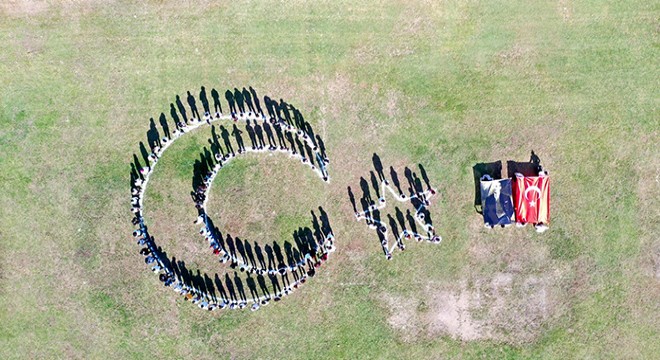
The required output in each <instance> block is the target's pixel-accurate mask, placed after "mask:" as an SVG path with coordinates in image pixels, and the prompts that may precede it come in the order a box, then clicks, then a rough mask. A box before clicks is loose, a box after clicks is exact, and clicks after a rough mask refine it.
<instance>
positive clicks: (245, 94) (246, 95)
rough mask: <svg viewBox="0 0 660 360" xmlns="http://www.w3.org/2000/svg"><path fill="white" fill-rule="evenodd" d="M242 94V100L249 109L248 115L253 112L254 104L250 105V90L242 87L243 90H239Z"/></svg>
mask: <svg viewBox="0 0 660 360" xmlns="http://www.w3.org/2000/svg"><path fill="white" fill-rule="evenodd" d="M241 93H242V94H243V100H244V101H245V104H246V105H247V107H248V110H249V111H250V115H252V114H254V113H255V111H254V105H252V95H250V92H249V91H247V89H246V88H243V91H242V92H241Z"/></svg>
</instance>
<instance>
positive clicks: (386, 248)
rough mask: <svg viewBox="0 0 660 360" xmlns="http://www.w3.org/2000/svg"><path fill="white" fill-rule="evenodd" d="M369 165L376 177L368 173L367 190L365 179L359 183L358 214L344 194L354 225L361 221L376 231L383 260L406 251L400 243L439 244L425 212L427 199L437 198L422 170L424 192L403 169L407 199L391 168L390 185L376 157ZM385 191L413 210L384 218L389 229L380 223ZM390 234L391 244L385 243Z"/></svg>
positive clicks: (352, 201) (352, 198)
mask: <svg viewBox="0 0 660 360" xmlns="http://www.w3.org/2000/svg"><path fill="white" fill-rule="evenodd" d="M372 161H373V163H374V168H375V170H376V173H374V172H373V171H372V172H371V173H370V175H371V187H370V185H369V182H368V181H367V180H366V179H365V178H361V179H360V187H361V189H362V197H361V198H360V205H361V210H358V207H357V204H356V201H355V196H354V195H353V192H352V190H351V188H350V187H349V188H348V192H349V198H350V201H351V203H352V204H353V210H354V212H355V218H356V219H357V221H360V220H365V222H366V223H367V225H368V226H369V227H370V228H372V229H374V230H376V233H377V234H378V239H379V241H380V245H381V247H382V249H383V253H384V255H385V258H386V259H387V260H391V259H392V253H393V251H394V250H395V249H396V248H398V249H399V250H401V251H404V250H405V249H406V246H405V244H404V243H403V240H404V239H415V240H417V241H418V242H419V241H424V240H426V241H428V242H430V243H433V244H439V243H440V242H441V241H442V237H440V236H439V235H437V234H436V232H435V228H434V227H433V222H432V220H431V216H430V213H429V211H428V209H427V208H428V207H429V206H430V205H431V202H430V199H431V198H432V197H433V196H435V195H436V194H437V191H436V189H434V188H433V187H431V185H430V183H429V181H428V178H427V176H426V172H425V171H424V168H423V167H422V166H421V165H420V170H421V171H422V175H423V177H424V180H425V182H426V185H427V188H426V189H424V188H423V186H422V182H421V180H420V179H419V177H417V175H416V174H415V173H414V172H412V171H411V170H410V169H408V168H406V171H405V175H406V178H407V179H408V182H409V188H408V192H407V193H408V195H406V193H405V192H404V191H403V190H402V188H401V184H400V182H399V178H398V175H397V173H396V171H395V170H394V168H393V167H390V177H391V178H392V182H390V180H388V179H387V177H386V176H385V173H384V171H383V166H382V164H381V161H380V158H379V157H378V155H377V154H374V155H373V158H372ZM376 174H378V178H376ZM392 183H393V184H392ZM392 185H394V186H392ZM370 189H373V190H374V191H375V193H376V197H377V199H376V200H374V199H373V198H372V196H371V190H370ZM388 191H389V192H390V194H391V196H393V197H394V198H395V199H396V200H397V201H399V202H410V204H411V205H412V206H413V208H414V212H411V211H410V210H407V211H406V215H404V214H403V212H402V211H401V210H400V209H399V208H398V207H396V209H395V210H396V215H395V217H393V216H392V215H390V214H387V217H388V220H389V227H388V224H387V223H385V221H384V219H382V218H381V210H382V209H384V208H385V207H386V203H387V201H386V199H385V193H386V192H388ZM399 226H400V227H401V231H399ZM417 226H420V227H421V229H422V230H421V231H418V229H417ZM408 228H410V229H408ZM390 234H392V237H393V238H394V241H393V242H391V241H390V240H389V237H390Z"/></svg>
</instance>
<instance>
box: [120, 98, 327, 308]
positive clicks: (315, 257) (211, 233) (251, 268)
mask: <svg viewBox="0 0 660 360" xmlns="http://www.w3.org/2000/svg"><path fill="white" fill-rule="evenodd" d="M193 104H194V102H193ZM281 104H284V105H280V107H279V108H278V109H277V116H275V112H274V111H272V112H271V108H270V107H271V106H272V104H265V105H266V107H267V109H268V114H269V117H267V116H266V115H265V114H264V112H263V111H261V109H259V113H258V112H257V111H254V110H253V111H250V112H247V111H245V112H243V111H241V112H240V113H238V112H235V111H232V112H231V115H230V116H228V115H223V114H222V113H220V112H216V114H215V116H214V117H213V116H211V114H209V113H208V112H206V113H205V114H204V118H203V119H201V118H202V116H199V115H198V116H197V118H194V117H191V118H190V119H187V118H186V117H185V116H183V119H184V120H185V122H183V121H180V122H177V121H176V120H175V124H176V127H177V130H175V131H173V132H172V134H169V132H167V131H166V135H165V137H163V138H160V135H159V134H158V132H157V131H156V134H157V136H156V137H155V138H154V137H151V138H150V139H149V147H150V148H151V154H149V155H148V156H146V154H145V153H144V152H143V156H144V157H145V159H144V161H145V163H146V164H145V166H142V165H141V163H140V161H139V160H138V159H137V157H136V156H135V155H134V165H135V166H134V167H133V170H132V172H131V184H132V186H131V196H132V198H131V203H132V209H131V212H132V213H133V214H134V218H133V221H132V222H133V225H135V226H137V227H138V228H137V229H136V230H134V231H133V236H134V237H135V238H136V239H137V243H138V245H140V246H143V248H142V250H141V251H140V254H142V255H143V256H145V259H144V260H145V263H146V264H148V265H150V266H152V268H151V269H152V271H153V272H154V273H156V274H159V278H160V280H161V282H163V283H164V285H165V286H166V287H169V288H172V289H173V290H175V291H176V292H177V293H179V294H180V295H183V296H184V297H185V299H186V300H190V301H191V302H193V303H195V304H197V305H198V306H199V307H200V308H203V309H207V310H214V309H224V308H229V309H242V308H245V307H246V306H248V304H249V303H252V307H251V309H252V310H256V309H259V307H260V306H264V305H266V304H268V303H269V301H271V300H273V301H279V300H280V299H281V298H282V297H284V296H286V295H289V294H291V293H292V292H293V291H294V290H296V289H298V288H299V287H300V286H301V285H302V284H303V283H305V280H306V279H307V278H308V277H312V276H314V273H315V270H314V269H315V268H318V267H319V266H321V265H322V264H323V263H324V262H325V261H326V260H327V259H328V256H329V254H330V253H332V252H334V251H335V246H334V240H335V239H334V234H333V233H332V229H331V227H330V224H329V220H328V217H327V214H326V213H325V211H323V209H322V208H321V207H319V211H320V216H319V217H318V219H317V217H316V215H315V214H314V211H312V218H313V225H314V231H311V230H309V228H306V229H307V231H302V229H301V231H300V233H298V234H297V235H296V234H294V236H297V237H296V239H297V240H299V241H297V242H296V246H297V252H296V254H297V256H295V257H294V258H293V260H292V261H287V262H286V263H282V262H280V261H279V260H278V261H277V262H274V264H273V265H271V262H270V258H269V259H268V260H269V264H268V266H266V265H260V264H255V263H254V260H253V259H250V258H249V257H248V258H246V257H245V254H244V253H242V252H241V251H240V249H239V250H238V254H237V252H236V248H235V245H236V244H237V243H233V240H232V243H229V241H228V242H227V245H228V246H226V245H225V242H224V240H223V237H222V235H221V234H220V231H219V230H218V229H217V228H215V227H214V226H212V221H211V219H210V218H209V216H208V214H207V213H206V202H207V199H208V193H209V190H210V187H211V184H212V182H213V179H214V178H215V176H216V175H217V173H218V171H219V170H220V169H221V168H222V167H223V165H225V164H227V163H228V162H229V161H230V160H232V159H233V158H235V157H236V156H237V155H238V154H246V153H248V152H270V153H272V152H283V153H289V155H290V156H291V157H292V158H295V159H297V160H300V161H301V162H302V163H303V164H306V165H308V166H309V167H310V168H311V169H312V170H313V171H314V172H315V173H316V174H317V175H318V176H319V177H320V178H321V179H322V180H323V181H325V182H326V183H327V182H329V180H330V179H329V174H328V172H327V166H328V163H329V160H328V158H327V155H326V154H325V148H324V145H323V143H322V140H321V138H320V137H319V136H318V135H317V136H316V138H315V137H314V133H313V130H312V129H311V126H310V125H309V123H307V122H305V121H304V119H302V115H301V114H300V113H299V112H298V111H297V109H295V108H294V107H293V106H290V105H288V104H285V103H284V102H283V101H282V102H281ZM191 106H192V105H191ZM257 106H258V103H257ZM205 107H206V106H205ZM289 110H292V111H293V115H294V117H290V116H289V114H288V111H289ZM280 111H282V112H284V113H285V116H280ZM188 120H190V121H188ZM241 120H245V121H246V122H247V127H250V122H249V121H253V124H254V125H255V126H256V125H257V122H260V125H261V126H263V127H265V128H268V127H269V126H271V127H273V130H276V132H277V135H278V141H277V142H275V139H274V136H273V134H272V133H270V135H269V137H268V146H266V144H265V141H264V139H260V143H259V145H258V146H257V145H255V142H254V141H253V145H252V147H250V148H247V147H245V146H244V145H243V144H242V140H239V138H240V134H241V133H242V132H241V131H240V130H238V129H236V123H237V122H239V121H241ZM220 121H229V122H233V123H234V124H233V126H234V131H235V132H236V135H235V136H236V138H237V139H236V140H237V142H239V144H238V151H237V152H238V154H236V153H235V152H234V150H233V148H232V147H231V146H229V147H228V148H226V149H225V150H226V151H223V150H222V148H221V147H219V146H217V147H216V150H212V151H213V152H214V155H212V156H213V157H214V159H208V162H209V164H211V166H209V167H206V168H205V169H204V170H203V171H202V172H201V173H200V174H199V175H201V182H199V183H198V185H197V186H195V185H193V187H194V191H193V192H192V193H191V196H192V197H193V200H194V202H195V205H196V207H197V209H198V211H199V214H200V215H199V218H198V220H197V221H196V222H195V223H196V224H198V225H203V228H202V229H201V230H200V234H202V235H203V236H204V237H205V238H206V240H207V241H208V243H209V244H210V247H211V248H212V249H213V253H214V254H215V255H219V256H220V262H221V263H225V262H230V263H231V267H232V268H233V269H236V268H239V270H240V272H246V273H248V280H247V281H248V286H249V284H250V282H249V276H250V275H249V274H254V275H257V276H258V280H259V284H260V285H261V284H262V283H263V282H262V281H261V280H262V279H263V278H264V277H268V278H269V279H270V281H271V282H273V279H274V278H275V279H277V277H278V276H280V277H281V282H282V286H280V285H277V288H279V289H277V288H275V282H273V286H274V287H273V288H270V290H269V288H268V287H262V288H261V292H262V294H261V295H259V293H258V291H257V290H256V289H254V291H253V289H252V288H250V290H251V291H250V292H251V299H248V298H247V296H246V295H245V292H244V291H241V290H240V288H239V291H238V295H236V294H235V293H234V291H233V286H230V284H229V283H228V284H227V290H228V292H229V293H230V296H227V295H226V293H225V291H224V289H218V290H219V292H220V296H216V294H215V291H213V290H208V289H206V287H205V286H204V285H203V284H202V286H197V285H196V284H195V283H194V282H191V281H190V279H187V278H186V276H185V273H186V272H187V271H185V269H180V268H179V267H180V265H178V264H177V263H176V262H175V261H170V259H169V258H168V257H167V255H165V253H164V252H163V250H161V249H160V248H159V247H158V246H157V245H156V240H155V239H154V237H153V236H152V235H151V234H150V233H149V230H148V228H147V225H146V223H145V220H144V216H143V213H144V207H143V201H144V195H145V193H146V189H147V185H148V183H149V180H150V178H151V175H152V174H153V169H154V167H155V166H156V164H157V163H158V160H159V158H160V157H161V156H162V155H163V153H164V152H165V150H166V149H167V148H168V147H170V146H171V145H172V143H174V141H176V140H177V139H178V138H180V137H182V136H183V135H185V134H186V133H188V132H191V131H193V130H195V129H196V128H198V127H200V126H203V125H204V124H209V125H211V124H212V123H213V122H220ZM161 124H162V123H161ZM152 125H153V119H152ZM221 128H222V126H221ZM223 130H224V129H223ZM150 131H151V129H150ZM248 131H249V130H248ZM268 131H269V130H266V132H267V133H268ZM147 135H148V138H149V132H147ZM213 136H214V137H215V135H213ZM271 140H272V141H271ZM213 141H217V139H216V138H214V139H213ZM225 141H227V140H226V139H225ZM209 142H211V143H212V141H211V140H209ZM278 142H279V146H277V143H278ZM225 144H227V143H225ZM141 147H142V144H141ZM141 150H142V148H141ZM230 150H231V151H230ZM216 151H217V152H216ZM196 175H197V174H196ZM193 184H194V182H193ZM319 221H320V224H319ZM236 239H238V238H236ZM273 245H274V247H278V245H277V243H276V242H273ZM268 247H269V245H266V249H267V248H268ZM267 251H268V250H267ZM239 255H240V256H239ZM260 260H261V259H260ZM262 264H263V262H262ZM289 275H291V276H292V277H293V281H291V280H289V278H288V276H289ZM234 276H235V277H236V273H235V274H234ZM225 277H226V279H228V278H229V277H228V275H225ZM252 283H254V280H252ZM271 291H272V295H271Z"/></svg>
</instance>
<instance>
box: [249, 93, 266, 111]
mask: <svg viewBox="0 0 660 360" xmlns="http://www.w3.org/2000/svg"><path fill="white" fill-rule="evenodd" d="M250 94H252V101H254V106H255V107H256V110H257V112H258V113H259V114H260V115H261V116H262V117H263V116H264V112H263V110H261V104H259V96H257V92H256V91H255V90H254V89H253V88H252V86H250Z"/></svg>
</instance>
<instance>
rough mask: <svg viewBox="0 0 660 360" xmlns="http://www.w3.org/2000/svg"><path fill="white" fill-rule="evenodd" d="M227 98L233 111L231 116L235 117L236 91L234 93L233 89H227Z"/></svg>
mask: <svg viewBox="0 0 660 360" xmlns="http://www.w3.org/2000/svg"><path fill="white" fill-rule="evenodd" d="M225 99H227V103H229V111H230V112H231V116H233V117H235V116H236V102H235V101H234V93H232V92H231V90H227V91H225Z"/></svg>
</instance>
